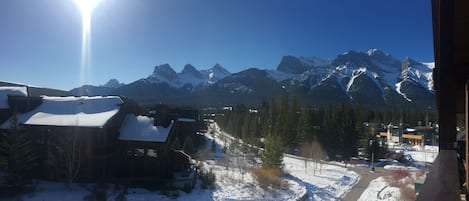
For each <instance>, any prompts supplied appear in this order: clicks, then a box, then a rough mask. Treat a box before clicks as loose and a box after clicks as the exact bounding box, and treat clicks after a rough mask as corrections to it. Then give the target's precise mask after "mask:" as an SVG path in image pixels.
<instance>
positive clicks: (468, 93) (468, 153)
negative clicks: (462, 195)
mask: <svg viewBox="0 0 469 201" xmlns="http://www.w3.org/2000/svg"><path fill="white" fill-rule="evenodd" d="M468 114H469V82H466V115H465V118H466V119H465V121H466V158H465V159H464V160H465V162H464V163H465V166H464V168H465V169H466V192H469V185H467V182H468V181H469V171H468V169H467V167H468V163H467V161H469V143H467V142H469V137H468V132H469V129H468V128H469V127H468V126H469V116H468Z"/></svg>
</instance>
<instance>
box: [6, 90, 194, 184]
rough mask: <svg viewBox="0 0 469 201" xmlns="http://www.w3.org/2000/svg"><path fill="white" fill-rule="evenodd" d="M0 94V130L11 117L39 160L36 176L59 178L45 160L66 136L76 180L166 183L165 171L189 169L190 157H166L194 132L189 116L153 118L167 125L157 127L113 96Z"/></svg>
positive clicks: (127, 102) (167, 173)
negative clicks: (73, 141)
mask: <svg viewBox="0 0 469 201" xmlns="http://www.w3.org/2000/svg"><path fill="white" fill-rule="evenodd" d="M6 91H7V90H5V89H4V90H2V88H1V87H0V102H1V103H0V106H1V107H0V109H1V110H0V111H7V112H4V113H1V116H0V120H1V119H4V120H3V121H2V122H0V129H9V128H10V123H11V121H9V120H8V119H10V118H11V117H12V115H16V118H17V119H18V123H19V124H20V125H22V126H23V127H24V128H26V130H27V133H28V135H29V136H30V139H31V140H32V142H33V145H34V147H35V149H37V153H38V155H39V157H40V159H39V162H40V164H39V167H38V168H35V171H34V175H35V176H36V177H38V178H44V179H53V180H55V179H61V178H63V177H64V175H63V173H62V172H63V171H59V170H58V169H57V168H58V167H57V166H56V165H54V163H52V162H51V161H54V160H57V157H56V156H55V155H54V154H53V153H54V150H56V149H57V147H60V146H67V143H68V141H67V140H68V139H70V138H71V136H78V138H77V140H78V142H79V143H80V156H81V162H80V171H79V174H78V178H77V179H78V180H82V181H97V180H99V181H103V180H104V181H137V182H138V181H145V182H146V181H166V180H170V179H172V176H171V174H170V173H171V172H174V171H176V170H180V169H181V167H189V166H190V164H189V163H190V162H191V159H190V157H189V158H188V157H187V154H181V153H180V151H177V153H172V152H173V150H171V144H172V141H173V140H174V139H175V138H176V137H178V136H180V135H191V134H195V130H196V125H197V120H196V119H194V118H178V119H171V118H169V117H159V119H162V120H164V121H169V123H168V124H167V125H165V126H163V125H157V123H156V121H155V119H154V118H153V117H148V116H141V115H135V114H137V109H136V108H138V106H136V105H135V103H133V101H130V100H127V99H123V98H121V97H119V96H92V97H86V96H83V97H73V96H68V97H49V96H42V97H28V96H27V94H25V93H22V92H23V89H16V91H14V93H16V94H14V93H13V92H8V93H6ZM17 91H19V92H17ZM4 94H7V95H4ZM11 94H13V95H11ZM5 97H6V98H5ZM12 108H14V109H12ZM12 110H15V111H17V113H16V114H13V112H12ZM157 112H158V111H156V113H154V114H152V115H154V116H158V114H157ZM167 115H168V114H165V115H164V116H167ZM175 157H176V158H175Z"/></svg>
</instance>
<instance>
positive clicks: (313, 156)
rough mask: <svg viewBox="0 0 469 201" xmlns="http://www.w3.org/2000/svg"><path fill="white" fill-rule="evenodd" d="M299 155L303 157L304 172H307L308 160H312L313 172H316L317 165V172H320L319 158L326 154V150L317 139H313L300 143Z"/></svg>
mask: <svg viewBox="0 0 469 201" xmlns="http://www.w3.org/2000/svg"><path fill="white" fill-rule="evenodd" d="M300 155H301V156H302V157H304V159H303V161H304V164H305V174H306V173H307V169H308V161H313V162H314V168H313V174H316V169H318V165H319V172H321V168H322V163H321V160H322V159H324V157H325V156H326V152H325V151H324V149H323V148H322V146H321V144H319V142H318V141H316V140H313V141H312V142H309V143H303V144H301V146H300Z"/></svg>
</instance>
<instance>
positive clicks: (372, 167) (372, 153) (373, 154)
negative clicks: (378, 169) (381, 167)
mask: <svg viewBox="0 0 469 201" xmlns="http://www.w3.org/2000/svg"><path fill="white" fill-rule="evenodd" d="M368 143H369V145H370V150H371V171H372V172H374V171H375V163H374V160H375V152H374V147H373V139H370V141H369V142H368Z"/></svg>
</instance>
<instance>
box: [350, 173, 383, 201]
mask: <svg viewBox="0 0 469 201" xmlns="http://www.w3.org/2000/svg"><path fill="white" fill-rule="evenodd" d="M349 169H351V170H353V171H355V172H357V173H358V174H360V181H358V184H356V185H355V186H354V187H353V188H352V190H351V191H350V192H348V193H347V195H346V196H345V197H344V199H343V201H356V200H358V198H360V196H361V195H362V193H363V191H365V189H366V188H367V187H368V184H369V183H370V182H371V180H373V179H376V178H378V177H380V176H386V175H389V174H391V171H390V170H386V169H384V168H382V167H376V168H375V172H374V173H372V172H371V171H370V169H369V168H353V167H352V168H349Z"/></svg>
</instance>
